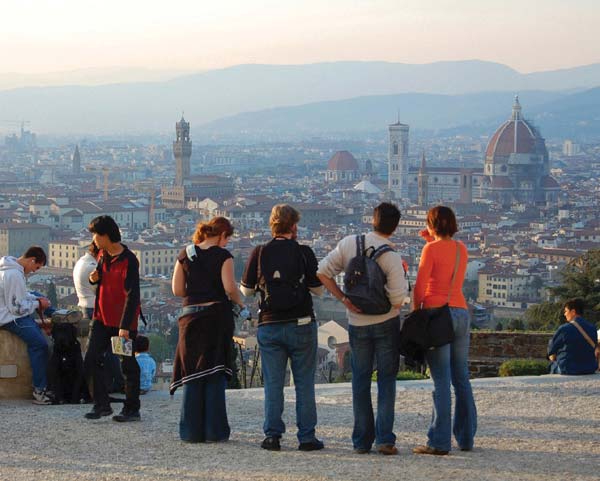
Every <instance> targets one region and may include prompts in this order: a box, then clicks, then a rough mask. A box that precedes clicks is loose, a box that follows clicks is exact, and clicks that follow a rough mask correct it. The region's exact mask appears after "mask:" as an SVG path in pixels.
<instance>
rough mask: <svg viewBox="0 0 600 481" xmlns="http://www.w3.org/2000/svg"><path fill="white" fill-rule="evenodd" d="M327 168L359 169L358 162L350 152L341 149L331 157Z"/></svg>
mask: <svg viewBox="0 0 600 481" xmlns="http://www.w3.org/2000/svg"><path fill="white" fill-rule="evenodd" d="M327 170H358V162H357V161H356V159H355V158H354V156H353V155H352V154H351V153H350V152H348V151H347V150H340V151H338V152H336V153H335V154H333V157H331V159H329V162H328V163H327Z"/></svg>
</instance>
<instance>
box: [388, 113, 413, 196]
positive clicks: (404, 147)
mask: <svg viewBox="0 0 600 481" xmlns="http://www.w3.org/2000/svg"><path fill="white" fill-rule="evenodd" d="M388 130H389V139H390V140H389V152H388V189H389V190H390V192H391V193H392V194H393V196H394V197H395V198H396V199H406V198H408V125H406V124H401V123H400V120H398V122H396V123H395V124H392V125H390V126H389V128H388Z"/></svg>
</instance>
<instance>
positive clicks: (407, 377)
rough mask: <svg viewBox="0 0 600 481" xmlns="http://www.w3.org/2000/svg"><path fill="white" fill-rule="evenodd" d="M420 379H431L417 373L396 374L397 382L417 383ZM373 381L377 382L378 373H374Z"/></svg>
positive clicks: (400, 372)
mask: <svg viewBox="0 0 600 481" xmlns="http://www.w3.org/2000/svg"><path fill="white" fill-rule="evenodd" d="M420 379H429V377H428V376H426V375H425V374H421V373H420V372H416V371H398V374H396V380H397V381H415V380H420ZM371 380H372V381H377V371H373V375H372V376H371Z"/></svg>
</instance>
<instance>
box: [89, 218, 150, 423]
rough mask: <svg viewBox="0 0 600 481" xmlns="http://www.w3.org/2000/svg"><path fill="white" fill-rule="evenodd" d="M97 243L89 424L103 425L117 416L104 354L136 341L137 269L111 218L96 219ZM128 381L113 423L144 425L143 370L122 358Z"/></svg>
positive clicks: (93, 226)
mask: <svg viewBox="0 0 600 481" xmlns="http://www.w3.org/2000/svg"><path fill="white" fill-rule="evenodd" d="M88 229H89V231H90V232H91V233H92V234H93V242H94V243H95V244H96V245H97V246H98V248H99V249H100V253H99V256H98V266H97V268H96V270H95V271H93V272H92V273H91V274H90V283H92V284H97V285H98V292H97V295H96V304H95V307H94V314H93V316H92V317H93V320H94V322H93V324H92V330H91V333H90V340H89V346H88V350H87V353H86V356H85V361H84V367H85V372H86V376H87V378H88V380H89V383H90V390H91V391H92V393H93V397H94V407H93V408H92V410H91V411H90V412H89V413H87V414H86V415H85V417H86V418H87V419H100V418H101V417H102V416H110V415H111V414H112V413H113V410H112V408H111V407H110V399H109V396H108V391H107V389H106V385H105V383H104V369H105V366H104V363H103V358H104V353H105V352H106V350H107V349H108V348H109V347H110V345H111V341H110V338H111V337H113V336H118V337H122V338H124V339H126V340H129V339H131V340H134V339H135V337H136V334H137V324H138V317H139V315H140V275H139V263H138V260H137V258H136V256H135V254H134V253H133V252H131V251H130V250H129V249H128V248H127V246H125V245H124V244H122V243H121V233H120V232H119V226H118V225H117V223H116V222H115V221H114V220H113V218H112V217H110V216H107V215H102V216H99V217H96V218H95V219H94V220H92V222H90V225H89V226H88ZM121 367H122V370H123V377H124V378H125V403H124V405H123V410H122V411H121V413H120V414H118V415H117V416H113V420H114V421H118V422H128V421H139V420H140V368H139V365H138V363H137V361H136V360H135V357H134V356H121Z"/></svg>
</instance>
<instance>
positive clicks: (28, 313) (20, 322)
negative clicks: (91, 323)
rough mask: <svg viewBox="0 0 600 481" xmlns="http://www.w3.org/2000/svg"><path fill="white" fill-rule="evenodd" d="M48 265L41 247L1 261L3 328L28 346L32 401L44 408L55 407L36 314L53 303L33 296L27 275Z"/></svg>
mask: <svg viewBox="0 0 600 481" xmlns="http://www.w3.org/2000/svg"><path fill="white" fill-rule="evenodd" d="M45 265H46V253H45V252H44V250H43V249H42V248H41V247H38V246H32V247H30V248H29V249H27V252H25V254H23V255H22V256H21V257H19V258H18V259H17V258H15V257H12V256H4V257H2V258H0V329H6V330H7V331H10V332H12V333H13V334H15V335H17V336H19V337H20V338H21V339H22V340H23V341H24V342H25V343H26V344H27V352H28V354H29V360H30V362H31V371H32V374H33V402H34V404H42V405H46V404H52V396H51V395H50V393H49V392H48V391H47V390H46V387H47V383H48V382H47V377H46V371H47V367H48V343H47V342H46V339H45V338H44V335H43V334H42V331H41V329H40V327H39V326H38V324H37V323H36V321H35V319H34V318H33V314H34V313H35V311H36V310H38V309H41V310H42V311H44V310H46V309H47V308H49V307H50V301H49V300H48V299H46V298H45V297H37V296H35V295H34V294H32V293H30V292H29V291H28V290H27V285H26V283H25V276H26V275H28V274H31V273H32V272H36V271H37V270H38V269H40V268H41V267H43V266H45Z"/></svg>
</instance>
